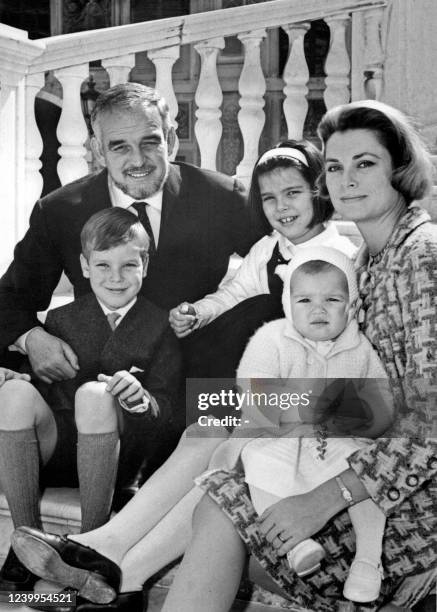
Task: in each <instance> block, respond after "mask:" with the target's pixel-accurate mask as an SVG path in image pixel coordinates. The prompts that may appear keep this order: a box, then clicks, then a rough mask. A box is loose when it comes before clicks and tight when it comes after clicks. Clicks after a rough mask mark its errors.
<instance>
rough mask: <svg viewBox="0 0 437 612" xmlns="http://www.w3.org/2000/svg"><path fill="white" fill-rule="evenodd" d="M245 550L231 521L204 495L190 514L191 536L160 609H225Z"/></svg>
mask: <svg viewBox="0 0 437 612" xmlns="http://www.w3.org/2000/svg"><path fill="white" fill-rule="evenodd" d="M245 560H246V549H245V546H244V544H243V542H242V540H241V539H240V537H239V535H238V533H237V532H236V530H235V528H234V526H233V524H232V523H231V521H230V520H229V519H228V518H227V517H226V516H225V515H224V514H223V512H222V511H221V510H220V508H219V507H218V506H217V505H216V504H215V503H214V502H213V501H212V500H210V499H209V498H208V497H206V496H205V497H204V498H203V499H202V501H201V502H200V504H199V505H198V507H197V508H196V511H195V513H194V520H193V536H192V539H191V543H190V545H189V547H188V549H187V551H186V553H185V556H184V558H183V560H182V563H181V566H180V568H179V571H178V573H177V574H176V577H175V579H174V581H173V584H172V587H171V589H170V592H169V594H168V597H167V599H166V601H165V603H164V606H163V608H162V612H204V611H205V602H208V603H207V609H208V612H228V610H229V609H230V607H231V605H232V602H233V601H234V599H235V596H236V594H237V591H238V586H239V584H240V580H241V576H242V572H243V568H244V563H245Z"/></svg>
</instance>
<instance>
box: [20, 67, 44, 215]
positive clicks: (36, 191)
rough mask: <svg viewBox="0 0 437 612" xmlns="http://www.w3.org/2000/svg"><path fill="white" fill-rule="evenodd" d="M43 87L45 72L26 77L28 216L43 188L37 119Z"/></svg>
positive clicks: (26, 200)
mask: <svg viewBox="0 0 437 612" xmlns="http://www.w3.org/2000/svg"><path fill="white" fill-rule="evenodd" d="M42 87H44V73H43V72H38V73H36V74H30V75H28V76H27V77H26V84H25V88H26V99H25V105H26V115H25V116H26V140H25V189H26V191H25V208H26V210H27V213H28V214H29V213H30V211H31V209H32V207H33V205H34V204H35V202H36V201H37V199H38V198H39V197H40V195H41V192H42V188H43V178H42V175H41V172H40V168H41V166H42V164H41V161H40V159H39V158H40V156H41V153H42V150H43V141H42V138H41V134H40V131H39V129H38V126H37V124H36V118H35V97H36V95H37V93H38V92H39V91H40V89H41V88H42Z"/></svg>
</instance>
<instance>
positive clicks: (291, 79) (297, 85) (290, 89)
mask: <svg viewBox="0 0 437 612" xmlns="http://www.w3.org/2000/svg"><path fill="white" fill-rule="evenodd" d="M309 28H310V23H308V22H303V23H295V24H294V23H293V24H289V25H286V26H282V29H283V30H284V31H285V32H286V33H287V35H288V40H289V46H290V52H289V55H288V59H287V63H286V65H285V69H284V75H283V78H284V82H285V87H284V94H285V99H284V105H283V108H284V115H285V120H286V121H287V129H288V138H295V139H297V140H299V139H300V138H302V134H303V126H304V123H305V117H306V116H307V112H308V102H307V98H306V96H307V93H308V87H307V83H308V79H309V76H310V73H309V70H308V65H307V61H306V59H305V52H304V45H303V43H304V36H305V34H306V32H307V31H308V30H309Z"/></svg>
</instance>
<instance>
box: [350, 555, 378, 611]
mask: <svg viewBox="0 0 437 612" xmlns="http://www.w3.org/2000/svg"><path fill="white" fill-rule="evenodd" d="M383 577H384V574H383V571H382V566H381V564H380V563H379V564H378V565H375V564H374V563H373V562H372V561H370V560H368V559H355V560H354V561H353V562H352V565H351V567H350V570H349V575H348V577H347V579H346V582H345V583H344V588H343V595H344V596H345V597H346V599H349V600H350V601H356V602H358V603H366V602H369V601H375V599H378V595H379V591H380V590H381V582H382V579H383Z"/></svg>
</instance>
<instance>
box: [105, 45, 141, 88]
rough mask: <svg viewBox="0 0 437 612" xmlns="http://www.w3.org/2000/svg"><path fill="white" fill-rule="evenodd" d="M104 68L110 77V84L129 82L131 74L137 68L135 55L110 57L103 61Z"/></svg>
mask: <svg viewBox="0 0 437 612" xmlns="http://www.w3.org/2000/svg"><path fill="white" fill-rule="evenodd" d="M102 66H103V68H104V69H105V70H106V72H107V73H108V76H109V84H110V85H111V86H112V85H118V84H119V83H127V81H129V73H130V71H131V70H132V68H133V67H134V66H135V53H128V54H127V55H119V56H118V57H108V58H107V59H105V60H102Z"/></svg>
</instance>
